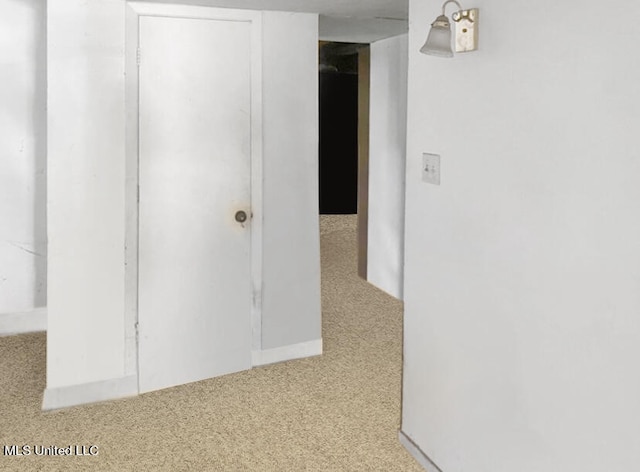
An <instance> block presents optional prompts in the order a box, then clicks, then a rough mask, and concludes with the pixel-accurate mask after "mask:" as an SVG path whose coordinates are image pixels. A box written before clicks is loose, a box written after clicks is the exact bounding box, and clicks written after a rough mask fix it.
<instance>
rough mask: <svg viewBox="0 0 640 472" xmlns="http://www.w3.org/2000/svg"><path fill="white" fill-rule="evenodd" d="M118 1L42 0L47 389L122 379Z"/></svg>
mask: <svg viewBox="0 0 640 472" xmlns="http://www.w3.org/2000/svg"><path fill="white" fill-rule="evenodd" d="M124 26H125V24H124V5H123V3H122V2H117V1H106V0H101V1H95V2H90V3H87V2H84V1H81V0H49V2H48V5H47V27H48V42H47V46H48V70H47V77H48V89H47V91H48V97H47V100H48V101H47V103H48V110H47V111H48V176H47V180H48V211H49V215H48V216H49V227H48V231H49V273H48V284H49V291H48V292H49V301H48V314H49V319H48V337H47V387H48V388H52V387H60V386H68V385H75V384H83V383H89V382H94V381H98V380H105V379H111V378H118V377H121V376H122V375H123V373H124V317H123V313H124V233H125V204H124V197H125V188H124V184H125V154H124V146H125V126H124V112H125V107H124V105H125V104H124Z"/></svg>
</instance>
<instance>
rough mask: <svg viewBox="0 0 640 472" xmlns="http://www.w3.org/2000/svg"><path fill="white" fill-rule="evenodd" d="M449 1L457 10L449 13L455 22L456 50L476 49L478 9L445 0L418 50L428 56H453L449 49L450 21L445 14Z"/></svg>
mask: <svg viewBox="0 0 640 472" xmlns="http://www.w3.org/2000/svg"><path fill="white" fill-rule="evenodd" d="M449 3H455V4H456V6H457V7H458V11H456V12H454V13H453V15H451V18H452V19H453V21H454V22H455V24H456V39H455V44H456V52H467V51H475V50H476V49H478V9H477V8H472V9H471V10H464V9H463V8H462V6H461V5H460V3H458V2H457V1H456V0H447V1H446V2H444V4H443V5H442V14H441V15H440V16H439V17H438V18H436V19H435V21H434V22H433V23H431V30H430V31H429V36H427V41H426V42H425V43H424V46H422V48H420V52H421V53H423V54H428V55H430V56H440V57H453V50H452V49H451V23H450V22H449V18H447V15H445V8H446V6H447V5H448V4H449Z"/></svg>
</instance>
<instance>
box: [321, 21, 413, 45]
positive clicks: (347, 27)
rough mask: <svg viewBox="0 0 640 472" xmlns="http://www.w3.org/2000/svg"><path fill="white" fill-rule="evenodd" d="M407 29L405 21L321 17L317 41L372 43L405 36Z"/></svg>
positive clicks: (407, 25)
mask: <svg viewBox="0 0 640 472" xmlns="http://www.w3.org/2000/svg"><path fill="white" fill-rule="evenodd" d="M403 18H404V17H403ZM408 29H409V24H408V22H407V20H406V19H393V18H359V17H354V16H347V17H343V16H325V15H321V16H320V18H319V21H318V37H319V39H320V40H321V41H335V42H339V43H340V42H342V43H373V42H374V41H380V40H382V39H385V38H390V37H392V36H398V35H401V34H405V33H406V32H407V31H408Z"/></svg>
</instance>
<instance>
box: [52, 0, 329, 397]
mask: <svg viewBox="0 0 640 472" xmlns="http://www.w3.org/2000/svg"><path fill="white" fill-rule="evenodd" d="M124 13H125V8H124V1H114V0H95V1H92V2H89V3H87V2H81V1H75V0H73V1H68V0H64V1H62V0H51V1H50V2H49V5H48V23H49V55H48V59H49V109H48V113H49V115H48V118H49V166H50V171H49V236H50V253H49V258H50V259H49V260H50V266H49V297H50V300H49V313H50V314H49V337H48V344H47V346H48V352H47V360H48V373H47V375H48V379H47V387H48V389H55V388H57V387H67V386H74V385H80V384H85V383H91V382H98V381H103V380H109V379H118V378H120V379H123V378H126V374H129V373H131V372H130V367H131V365H130V363H129V362H127V363H126V368H125V362H126V359H128V358H125V350H126V347H125V331H127V332H128V333H130V332H131V331H132V330H131V327H130V326H125V325H126V323H125V319H127V320H129V319H130V318H129V317H126V318H125V307H124V302H125V294H124V284H125V278H124V277H125V274H124V261H125V256H124V241H125V220H126V218H125V177H126V176H125V136H124V133H125V102H124V87H125V84H124V80H125V79H124V61H125V50H124V46H125V44H124V37H125V36H124V28H125V18H124ZM263 37H264V48H265V55H266V57H267V58H268V63H267V64H265V65H264V71H263V72H264V74H265V80H264V91H263V99H264V107H265V110H264V115H263V121H264V122H268V124H267V125H266V126H265V130H264V157H263V159H264V163H263V165H264V184H263V185H264V197H263V198H264V228H263V234H264V247H263V252H264V261H263V266H264V274H263V293H264V300H263V301H264V306H263V327H262V328H263V348H264V349H271V348H276V347H282V346H286V345H290V344H294V345H297V344H300V343H304V342H307V341H311V340H317V339H319V338H320V336H321V333H320V279H319V261H320V259H319V256H320V254H319V230H318V202H317V198H318V188H317V140H318V137H317V133H318V130H317V57H316V56H317V15H312V14H290V13H268V14H266V15H265V31H264V36H263ZM288 51H291V53H289V52H288ZM307 53H308V55H307ZM265 62H266V61H265ZM131 322H132V321H131ZM51 391H53V390H51Z"/></svg>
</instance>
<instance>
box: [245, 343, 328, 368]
mask: <svg viewBox="0 0 640 472" xmlns="http://www.w3.org/2000/svg"><path fill="white" fill-rule="evenodd" d="M321 354H322V338H320V339H315V340H313V341H307V342H304V343H298V344H290V345H288V346H282V347H276V348H273V349H264V350H262V351H252V352H251V364H252V365H253V366H259V365H267V364H275V363H276V362H283V361H290V360H293V359H301V358H303V357H312V356H319V355H321Z"/></svg>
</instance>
